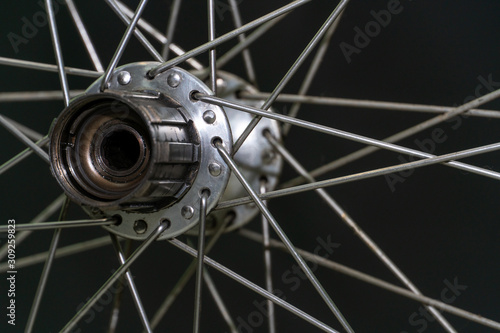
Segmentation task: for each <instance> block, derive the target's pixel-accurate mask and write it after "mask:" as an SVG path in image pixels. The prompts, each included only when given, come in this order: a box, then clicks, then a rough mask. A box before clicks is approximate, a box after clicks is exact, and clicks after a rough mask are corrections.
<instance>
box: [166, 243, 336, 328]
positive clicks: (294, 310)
mask: <svg viewBox="0 0 500 333" xmlns="http://www.w3.org/2000/svg"><path fill="white" fill-rule="evenodd" d="M168 242H170V243H171V244H172V245H174V246H175V247H177V248H179V249H181V250H182V251H184V252H186V253H188V254H190V255H191V256H193V257H197V256H198V253H197V251H196V250H195V249H193V248H191V247H189V246H188V245H186V244H184V243H183V242H181V241H179V240H177V239H175V238H174V239H171V240H169V241H168ZM204 260H205V264H206V265H207V266H210V267H212V268H214V269H216V270H218V271H219V272H221V273H223V274H224V275H226V276H228V277H229V278H231V279H233V280H234V281H236V282H238V283H240V284H242V285H243V286H245V287H247V288H249V289H250V290H253V291H254V292H256V293H257V294H259V295H261V296H263V297H265V298H266V299H269V300H271V301H273V302H274V303H275V304H277V305H279V306H281V307H282V308H284V309H285V310H287V311H290V312H291V313H293V314H294V315H296V316H298V317H299V318H302V319H304V320H305V321H307V322H309V323H311V324H312V325H314V326H316V327H318V328H319V329H321V330H322V331H325V332H330V333H338V331H336V330H334V329H333V328H331V327H329V326H328V325H326V324H324V323H323V322H321V321H319V320H318V319H316V318H314V317H312V316H311V315H309V314H307V313H305V312H304V311H302V310H300V309H298V308H296V307H295V306H293V305H291V304H290V303H288V302H285V301H284V300H282V299H281V298H279V297H277V296H276V295H274V294H272V293H270V292H268V291H267V290H265V289H264V288H262V287H259V286H258V285H256V284H255V283H253V282H251V281H249V280H248V279H245V278H244V277H242V276H241V275H239V274H237V273H235V272H233V271H232V270H230V269H229V268H227V267H225V266H223V265H221V264H219V263H218V262H217V261H215V260H213V259H211V258H209V257H207V256H205V259H204Z"/></svg>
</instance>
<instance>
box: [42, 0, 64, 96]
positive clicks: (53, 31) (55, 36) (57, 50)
mask: <svg viewBox="0 0 500 333" xmlns="http://www.w3.org/2000/svg"><path fill="white" fill-rule="evenodd" d="M45 7H46V9H47V18H48V20H49V28H50V35H51V37H52V46H53V47H54V54H55V56H56V63H57V68H58V71H59V81H61V88H62V92H63V95H64V104H65V105H66V106H68V105H69V87H68V78H67V77H66V70H65V69H64V60H63V56H62V50H61V42H60V41H59V33H58V32H57V25H56V17H55V14H54V8H52V0H45Z"/></svg>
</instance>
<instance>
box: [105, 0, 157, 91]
mask: <svg viewBox="0 0 500 333" xmlns="http://www.w3.org/2000/svg"><path fill="white" fill-rule="evenodd" d="M147 3H148V0H141V2H140V3H139V5H138V6H137V9H136V11H135V14H134V17H133V18H132V20H131V21H130V23H129V25H128V26H127V30H125V34H124V35H123V37H122V39H121V41H120V44H119V45H118V47H117V48H116V51H115V54H114V55H113V58H112V59H111V61H110V63H109V66H108V68H107V69H106V73H105V74H104V79H103V80H102V84H101V91H104V90H105V89H106V87H107V84H108V82H109V80H110V79H111V75H112V74H113V71H114V70H115V68H116V66H117V65H118V62H119V61H120V59H121V57H122V55H123V52H124V51H125V48H126V47H127V45H128V42H129V41H130V37H132V34H133V33H134V30H135V26H136V25H137V21H139V18H140V17H141V14H142V12H143V11H144V9H145V8H146V4H147Z"/></svg>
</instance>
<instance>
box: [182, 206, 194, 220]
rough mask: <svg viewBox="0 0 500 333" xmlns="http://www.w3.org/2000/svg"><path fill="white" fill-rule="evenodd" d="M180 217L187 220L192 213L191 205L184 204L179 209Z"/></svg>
mask: <svg viewBox="0 0 500 333" xmlns="http://www.w3.org/2000/svg"><path fill="white" fill-rule="evenodd" d="M181 214H182V217H184V218H185V219H187V220H189V219H190V218H192V217H193V215H194V209H193V207H191V206H184V207H182V210H181Z"/></svg>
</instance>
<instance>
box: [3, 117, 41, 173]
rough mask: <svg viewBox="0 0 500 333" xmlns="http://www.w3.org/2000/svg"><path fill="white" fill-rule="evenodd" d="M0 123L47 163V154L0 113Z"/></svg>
mask: <svg viewBox="0 0 500 333" xmlns="http://www.w3.org/2000/svg"><path fill="white" fill-rule="evenodd" d="M0 124H1V125H2V126H3V127H5V129H7V130H8V131H9V132H10V133H11V134H12V135H14V136H15V137H16V138H18V139H19V140H20V141H21V142H22V143H24V144H25V145H26V146H28V147H29V148H30V149H31V150H33V152H34V153H35V154H37V155H38V156H39V157H41V158H42V159H43V160H44V161H45V162H47V163H49V162H50V160H49V155H48V154H47V153H46V152H45V151H44V150H43V149H42V148H40V147H39V146H38V145H37V144H36V143H34V142H33V141H31V140H30V139H29V138H28V137H27V136H26V135H25V134H24V133H23V132H21V130H20V129H19V128H17V127H16V126H15V125H14V124H12V123H11V122H10V121H8V120H7V118H5V117H4V116H2V115H0Z"/></svg>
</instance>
